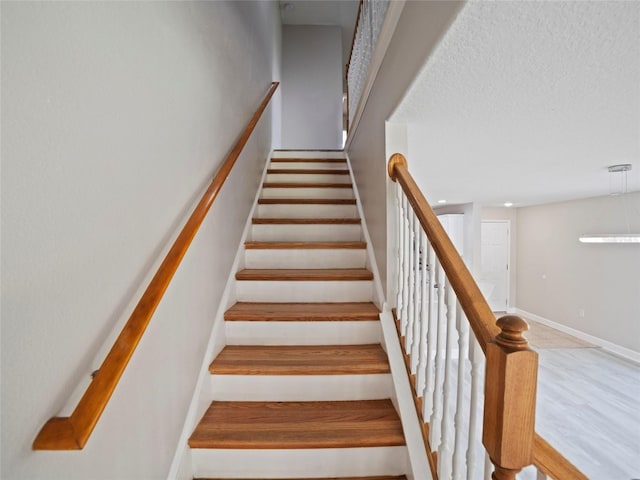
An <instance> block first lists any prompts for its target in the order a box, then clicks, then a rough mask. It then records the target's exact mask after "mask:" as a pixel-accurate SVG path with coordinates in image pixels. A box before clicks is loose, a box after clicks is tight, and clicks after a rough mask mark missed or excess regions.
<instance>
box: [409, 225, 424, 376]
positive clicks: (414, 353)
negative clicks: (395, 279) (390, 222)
mask: <svg viewBox="0 0 640 480" xmlns="http://www.w3.org/2000/svg"><path fill="white" fill-rule="evenodd" d="M413 221H414V229H413V270H414V272H415V289H414V291H413V305H414V310H413V318H414V322H413V335H412V340H413V342H412V344H411V359H410V365H411V373H413V374H415V373H416V370H417V368H418V356H419V354H418V352H419V349H420V320H421V318H422V312H421V307H422V302H421V292H422V288H421V286H422V276H423V274H424V272H423V271H422V269H421V268H420V267H421V259H420V257H421V254H420V237H421V236H422V227H421V226H420V222H419V221H418V217H417V216H416V215H415V214H414V215H413Z"/></svg>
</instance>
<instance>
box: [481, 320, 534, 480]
mask: <svg viewBox="0 0 640 480" xmlns="http://www.w3.org/2000/svg"><path fill="white" fill-rule="evenodd" d="M497 325H498V327H500V329H501V332H500V333H499V334H498V335H497V336H496V338H495V339H494V341H493V342H491V343H489V344H488V345H487V350H486V356H487V368H486V377H485V399H484V422H483V433H482V443H483V444H484V446H485V448H486V449H487V452H488V454H489V457H490V458H491V461H492V462H493V464H494V466H495V471H494V472H493V476H492V478H493V479H494V480H514V479H515V477H516V474H517V473H518V472H519V471H520V470H521V469H522V468H523V467H526V466H527V465H530V464H531V463H532V462H533V439H534V434H535V413H536V385H537V377H538V354H537V353H536V352H534V351H533V350H530V349H529V346H528V344H527V340H526V339H525V338H524V337H523V336H522V332H524V331H525V330H528V329H529V326H528V325H527V322H525V321H524V320H523V319H522V318H520V317H517V316H513V315H506V316H504V317H501V318H499V319H498V321H497Z"/></svg>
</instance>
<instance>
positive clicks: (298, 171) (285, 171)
mask: <svg viewBox="0 0 640 480" xmlns="http://www.w3.org/2000/svg"><path fill="white" fill-rule="evenodd" d="M277 174H282V175H349V170H338V169H335V170H331V169H318V168H309V169H304V168H268V169H267V175H277Z"/></svg>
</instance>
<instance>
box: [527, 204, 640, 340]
mask: <svg viewBox="0 0 640 480" xmlns="http://www.w3.org/2000/svg"><path fill="white" fill-rule="evenodd" d="M625 211H626V216H625ZM625 217H626V218H625ZM627 221H628V223H629V227H630V228H631V230H632V231H634V232H635V233H638V232H639V231H640V193H639V192H636V193H631V194H628V195H626V196H624V197H598V198H590V199H586V200H577V201H572V202H563V203H556V204H549V205H541V206H536V207H528V208H520V209H518V228H517V235H518V239H517V262H518V269H517V284H518V299H517V307H518V308H520V309H522V310H525V311H528V312H531V313H534V314H536V315H539V316H541V317H544V318H546V319H549V320H552V321H554V322H558V323H560V324H562V325H565V326H567V327H570V328H573V329H576V330H579V331H581V332H584V333H587V334H589V335H593V336H595V337H598V338H601V339H603V340H605V341H608V342H612V343H614V344H617V345H620V346H622V347H624V348H628V349H631V350H634V351H636V352H640V245H638V244H626V245H611V244H582V243H579V242H578V236H579V235H580V234H593V233H620V232H625V231H626V228H627V227H626V224H627ZM581 311H584V316H581Z"/></svg>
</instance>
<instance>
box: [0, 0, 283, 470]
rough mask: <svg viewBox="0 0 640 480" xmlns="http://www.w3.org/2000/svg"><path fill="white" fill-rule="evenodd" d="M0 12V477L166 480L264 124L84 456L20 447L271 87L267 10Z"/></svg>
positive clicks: (51, 7)
mask: <svg viewBox="0 0 640 480" xmlns="http://www.w3.org/2000/svg"><path fill="white" fill-rule="evenodd" d="M1 13H2V140H3V142H2V413H1V415H2V417H1V419H2V437H1V443H2V471H1V475H0V476H1V477H2V478H3V479H25V478H29V479H37V478H46V479H52V478H55V479H59V478H60V479H61V478H65V479H74V478H78V479H80V478H82V479H85V478H91V479H107V478H109V479H115V478H117V479H141V478H144V479H152V478H161V477H165V476H166V474H167V471H168V467H169V463H170V462H171V459H172V455H173V453H174V452H173V450H174V449H175V446H176V443H177V439H178V436H179V434H180V429H181V427H182V424H183V422H184V416H185V413H186V409H187V407H188V404H189V401H190V399H191V396H192V393H193V388H194V385H195V381H196V377H197V375H198V370H199V367H200V364H201V362H202V355H203V351H204V348H205V346H206V345H205V343H206V341H207V339H208V337H209V332H210V330H211V320H212V318H213V315H214V313H215V311H216V308H217V303H218V300H219V298H220V295H221V293H222V289H223V287H224V283H225V281H226V279H227V276H228V274H229V268H230V264H231V262H232V260H233V255H234V253H235V251H236V248H237V244H238V240H239V236H240V233H241V230H242V227H243V225H244V222H245V220H246V215H247V212H248V210H249V208H250V204H251V201H252V199H253V197H254V195H255V191H256V188H257V183H258V179H259V175H260V173H261V167H262V165H263V164H264V161H265V159H266V156H267V154H268V152H269V150H270V148H271V121H270V117H271V113H270V112H267V113H266V115H265V116H264V119H263V121H262V122H261V123H260V124H259V126H258V128H257V129H256V131H255V132H254V137H253V138H252V140H251V142H250V144H249V145H248V147H247V149H246V150H245V153H244V154H243V155H242V157H241V158H240V159H239V160H238V163H237V164H236V169H235V170H234V172H233V173H232V175H231V177H230V178H229V180H228V183H227V184H226V185H225V187H224V189H223V192H222V193H221V194H220V196H219V198H218V199H217V200H216V203H215V205H214V207H213V208H212V210H211V212H210V213H209V216H208V219H207V220H206V221H205V224H204V225H203V227H202V229H201V231H200V232H199V234H198V235H197V236H196V239H195V240H194V243H193V244H192V247H191V250H190V252H189V253H188V254H187V255H186V257H185V259H184V261H183V264H182V266H181V267H180V268H179V270H178V272H177V273H176V276H175V277H174V280H173V283H172V285H171V286H170V287H169V289H168V291H167V293H166V295H165V298H164V300H163V301H162V303H161V304H160V306H159V308H158V310H157V312H156V314H155V316H154V318H153V319H152V322H151V324H150V326H149V328H148V330H147V332H146V335H145V337H144V338H143V339H142V341H141V343H140V345H139V347H138V350H137V351H136V353H135V354H134V356H133V358H132V360H131V363H130V364H129V368H128V369H127V371H126V372H125V374H124V376H123V377H122V380H121V382H120V384H119V386H118V387H117V389H116V391H115V393H114V395H113V397H112V399H111V401H110V403H109V405H108V406H107V408H106V410H105V411H104V414H103V416H102V418H101V420H100V422H99V423H98V425H97V427H96V429H95V431H94V433H93V436H92V437H91V438H90V440H89V442H88V444H87V446H86V447H85V449H84V450H83V451H80V452H33V451H32V450H31V443H32V441H33V439H34V437H35V435H36V433H37V432H38V430H39V429H40V427H41V426H42V425H43V424H44V422H45V421H46V420H47V419H48V418H49V417H51V416H54V415H57V414H59V413H60V411H61V409H62V407H63V405H64V403H65V401H66V398H67V396H68V395H69V393H70V391H71V390H72V389H73V388H74V386H75V385H76V384H77V383H79V382H80V381H81V380H82V379H86V378H87V376H88V374H89V372H90V371H91V369H92V368H93V367H94V365H95V364H94V363H93V356H94V355H95V353H96V351H98V350H100V345H101V343H102V341H103V339H104V337H105V336H107V335H108V334H109V332H110V331H111V330H113V329H114V327H115V326H116V325H117V324H119V323H121V322H123V321H124V320H126V318H127V317H128V315H129V314H130V312H131V310H132V308H133V305H134V304H135V302H136V301H137V299H138V298H139V296H140V293H141V291H142V290H143V289H144V288H145V287H146V284H147V283H148V280H149V278H150V276H151V275H152V274H153V272H154V271H155V267H157V265H158V263H159V261H160V260H161V258H162V256H163V253H164V252H166V250H167V248H168V246H169V245H170V243H171V241H172V240H173V238H174V236H175V235H176V234H177V232H178V230H179V228H181V226H182V224H183V223H184V221H185V219H186V216H187V215H188V213H189V212H190V210H191V208H192V207H193V204H194V201H196V200H197V198H199V196H200V195H201V193H202V191H203V189H204V188H205V186H206V185H207V184H208V182H209V180H210V178H211V176H212V174H213V172H214V171H215V170H216V168H217V166H218V165H219V164H220V162H221V161H222V160H223V158H224V156H225V155H226V153H227V152H228V151H229V149H230V147H231V146H232V145H233V143H234V142H235V140H236V138H237V136H238V135H239V134H240V132H241V131H242V129H243V128H244V126H245V124H246V123H247V121H248V120H249V118H250V116H251V115H252V114H253V112H254V110H255V108H256V107H257V105H258V104H259V102H260V101H261V99H262V98H263V96H264V94H265V93H266V91H267V88H268V87H269V84H270V82H271V81H272V79H274V78H275V79H277V76H278V73H277V72H274V71H272V68H273V65H276V66H277V61H275V62H274V60H273V59H274V51H273V46H274V45H276V44H277V40H276V39H277V36H278V30H279V29H280V25H279V12H278V7H277V3H275V2H101V3H97V2H90V3H85V2H73V3H66V2H65V3H63V2H38V3H36V2H33V3H32V2H2V12H1ZM276 69H277V68H276ZM221 232H223V234H221Z"/></svg>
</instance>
